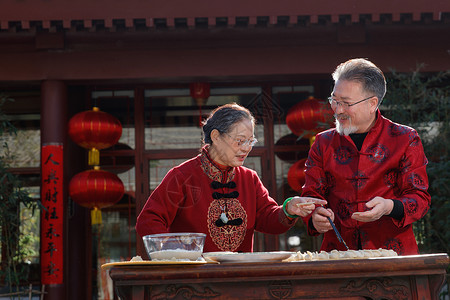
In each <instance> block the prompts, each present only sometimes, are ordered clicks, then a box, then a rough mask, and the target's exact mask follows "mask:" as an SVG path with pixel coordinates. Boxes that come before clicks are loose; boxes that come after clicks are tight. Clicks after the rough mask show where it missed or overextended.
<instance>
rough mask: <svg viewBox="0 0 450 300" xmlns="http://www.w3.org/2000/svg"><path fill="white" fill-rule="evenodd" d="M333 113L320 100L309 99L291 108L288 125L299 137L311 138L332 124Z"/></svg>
mask: <svg viewBox="0 0 450 300" xmlns="http://www.w3.org/2000/svg"><path fill="white" fill-rule="evenodd" d="M332 116H333V111H332V110H331V108H330V107H329V106H328V105H327V104H326V103H323V102H321V101H320V100H319V99H316V98H313V97H309V98H308V99H306V100H304V101H301V102H299V103H297V104H296V105H294V106H293V107H291V109H289V111H288V113H287V115H286V125H287V126H288V127H289V129H290V130H291V131H292V132H293V133H294V134H295V135H297V136H300V135H303V136H305V137H308V138H311V137H312V136H314V135H315V134H316V133H318V132H319V131H320V130H321V129H327V128H329V127H331V124H332Z"/></svg>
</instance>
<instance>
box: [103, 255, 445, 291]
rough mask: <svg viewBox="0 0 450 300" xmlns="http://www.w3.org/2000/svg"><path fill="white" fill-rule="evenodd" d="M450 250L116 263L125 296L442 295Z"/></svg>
mask: <svg viewBox="0 0 450 300" xmlns="http://www.w3.org/2000/svg"><path fill="white" fill-rule="evenodd" d="M448 265H449V257H448V255H447V254H429V255H414V256H401V257H390V258H371V259H347V260H327V261H303V262H257V263H222V264H210V263H208V264H203V265H151V266H148V265H146V266H142V265H131V266H130V265H128V266H127V265H125V266H123V265H122V266H114V267H112V268H111V269H110V271H109V272H110V273H109V274H110V276H111V278H112V280H113V282H114V285H115V289H116V292H117V295H118V296H119V297H120V299H123V300H135V299H138V300H146V299H377V300H381V299H395V300H401V299H405V300H414V299H421V300H422V299H424V300H425V299H426V300H429V299H439V298H438V295H439V292H440V290H441V288H442V286H443V284H444V281H445V278H446V268H447V266H448Z"/></svg>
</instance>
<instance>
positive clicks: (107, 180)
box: [69, 166, 125, 224]
mask: <svg viewBox="0 0 450 300" xmlns="http://www.w3.org/2000/svg"><path fill="white" fill-rule="evenodd" d="M124 193H125V188H124V185H123V183H122V181H121V180H120V178H119V177H118V176H117V175H115V174H113V173H110V172H107V171H103V170H100V167H98V166H95V167H94V169H92V170H87V171H84V172H81V173H78V174H76V175H75V176H74V177H73V178H72V180H70V183H69V196H70V197H71V198H72V199H73V201H75V202H76V203H78V204H79V205H81V206H83V207H87V208H91V209H92V211H91V217H92V224H98V223H101V213H100V209H102V208H104V207H108V206H111V205H114V204H115V203H117V202H118V201H119V200H120V199H121V198H122V196H123V194H124Z"/></svg>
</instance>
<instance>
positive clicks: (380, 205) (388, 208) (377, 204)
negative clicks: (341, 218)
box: [352, 196, 394, 222]
mask: <svg viewBox="0 0 450 300" xmlns="http://www.w3.org/2000/svg"><path fill="white" fill-rule="evenodd" d="M366 206H367V208H369V210H368V211H365V212H356V213H353V214H352V219H355V220H357V221H360V222H373V221H376V220H378V219H379V218H381V217H382V216H384V215H388V214H390V213H391V212H392V209H393V208H394V201H392V200H391V199H385V198H383V197H378V196H377V197H375V198H373V199H372V200H370V201H369V202H367V203H366Z"/></svg>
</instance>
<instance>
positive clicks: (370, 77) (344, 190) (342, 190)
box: [302, 59, 430, 255]
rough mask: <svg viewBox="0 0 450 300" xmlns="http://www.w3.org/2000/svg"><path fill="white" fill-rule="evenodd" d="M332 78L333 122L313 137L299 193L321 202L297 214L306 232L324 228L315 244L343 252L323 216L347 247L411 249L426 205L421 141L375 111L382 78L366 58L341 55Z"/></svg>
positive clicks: (381, 92) (415, 249)
mask: <svg viewBox="0 0 450 300" xmlns="http://www.w3.org/2000/svg"><path fill="white" fill-rule="evenodd" d="M333 79H334V83H335V85H334V89H333V92H332V94H331V97H330V98H329V102H330V105H331V108H332V109H333V111H334V116H335V119H336V128H334V129H330V130H327V131H325V132H322V133H320V134H318V135H317V136H316V139H315V142H314V144H313V145H312V147H311V150H310V152H309V156H308V160H307V162H306V170H305V172H306V182H305V185H304V187H303V193H302V197H313V198H319V199H325V200H327V201H328V204H327V206H326V207H322V206H320V207H317V208H316V209H315V210H314V212H313V213H312V214H311V215H309V216H307V217H305V218H303V219H304V221H305V223H306V224H307V227H308V233H309V234H310V235H319V234H321V233H323V234H324V238H323V242H322V248H321V250H324V251H331V250H333V249H338V250H345V247H344V245H343V244H342V243H341V242H340V241H339V240H338V238H337V236H336V235H335V233H334V231H333V229H332V226H331V225H330V222H329V221H328V219H327V217H330V218H331V219H332V220H334V223H335V224H336V227H337V229H338V230H339V231H340V233H341V235H342V237H343V239H344V241H345V242H346V243H347V245H348V247H349V248H350V249H355V250H358V249H378V248H386V249H393V250H395V251H396V252H397V253H398V254H399V255H408V254H417V253H418V247H417V242H416V240H415V237H414V233H413V228H412V224H413V222H415V221H417V220H419V219H420V218H422V217H423V216H424V215H425V214H426V213H427V211H428V209H429V206H430V195H429V194H428V192H427V189H428V178H427V174H426V165H427V158H426V157H425V154H424V151H423V146H422V143H421V140H420V138H419V136H418V134H417V132H416V131H415V130H414V129H413V128H410V127H407V126H404V125H400V124H397V123H394V122H392V121H390V120H388V119H386V118H384V117H383V116H382V115H381V113H380V111H379V109H378V108H379V106H380V103H381V101H382V100H383V97H384V95H385V93H386V80H385V78H384V75H383V72H382V71H381V70H380V69H379V68H378V67H377V66H376V65H374V64H373V63H372V62H370V61H368V60H366V59H351V60H348V61H346V62H345V63H342V64H340V65H339V66H338V67H337V68H336V70H335V71H334V73H333Z"/></svg>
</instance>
